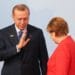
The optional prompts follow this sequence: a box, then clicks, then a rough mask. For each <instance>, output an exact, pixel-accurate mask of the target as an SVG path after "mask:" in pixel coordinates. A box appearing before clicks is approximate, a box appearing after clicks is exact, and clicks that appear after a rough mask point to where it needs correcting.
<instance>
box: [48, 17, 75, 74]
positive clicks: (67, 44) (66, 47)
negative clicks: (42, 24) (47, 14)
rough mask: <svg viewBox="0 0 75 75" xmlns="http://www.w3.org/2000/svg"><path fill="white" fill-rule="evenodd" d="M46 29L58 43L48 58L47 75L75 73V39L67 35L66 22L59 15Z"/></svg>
mask: <svg viewBox="0 0 75 75" xmlns="http://www.w3.org/2000/svg"><path fill="white" fill-rule="evenodd" d="M47 30H48V32H49V34H50V35H51V38H52V39H53V41H54V42H55V43H56V44H58V46H57V48H56V49H55V51H54V53H53V54H52V56H51V57H50V59H49V60H48V64H47V67H48V69H47V75H75V41H74V40H73V39H72V37H71V36H70V35H68V33H69V29H68V24H67V22H66V21H65V20H64V19H63V18H61V17H54V18H52V20H51V21H50V22H49V24H48V26H47Z"/></svg>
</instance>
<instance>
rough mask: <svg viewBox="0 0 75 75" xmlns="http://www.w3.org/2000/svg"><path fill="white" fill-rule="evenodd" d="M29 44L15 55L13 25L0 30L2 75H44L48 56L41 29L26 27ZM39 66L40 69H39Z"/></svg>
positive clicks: (16, 40) (15, 34) (16, 38)
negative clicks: (2, 62)
mask: <svg viewBox="0 0 75 75" xmlns="http://www.w3.org/2000/svg"><path fill="white" fill-rule="evenodd" d="M27 31H28V32H27V37H30V38H31V40H30V42H29V43H28V44H27V45H26V47H23V48H22V50H21V52H20V53H17V50H16V44H17V43H18V37H17V33H16V30H15V26H14V24H13V25H11V26H9V27H6V28H4V29H2V30H0V61H2V60H4V66H3V68H2V72H1V74H2V75H41V73H40V68H41V71H42V75H46V70H47V60H48V54H47V49H46V45H45V39H44V36H43V33H42V31H41V29H39V28H36V27H33V26H31V25H28V26H27ZM39 66H40V68H39Z"/></svg>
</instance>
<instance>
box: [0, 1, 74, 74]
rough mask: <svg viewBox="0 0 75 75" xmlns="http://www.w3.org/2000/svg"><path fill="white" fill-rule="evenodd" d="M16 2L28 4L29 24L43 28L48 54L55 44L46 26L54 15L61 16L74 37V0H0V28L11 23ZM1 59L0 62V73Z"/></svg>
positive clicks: (0, 67)
mask: <svg viewBox="0 0 75 75" xmlns="http://www.w3.org/2000/svg"><path fill="white" fill-rule="evenodd" d="M18 3H25V4H27V5H28V6H29V8H30V11H31V15H30V22H29V23H30V24H32V25H33V26H36V27H39V28H41V29H42V30H43V32H44V36H45V39H46V44H47V49H48V54H49V56H50V55H51V54H52V53H53V51H54V49H55V47H56V45H55V44H54V42H53V41H52V40H51V38H50V36H49V34H48V32H47V30H46V27H47V24H48V22H49V21H50V19H51V18H52V17H54V16H60V17H63V18H64V19H65V20H66V21H67V22H68V24H69V29H70V34H71V35H72V37H73V38H75V28H74V27H75V0H0V16H1V17H0V29H1V28H4V27H6V26H9V25H10V24H12V23H13V20H12V14H11V12H12V7H13V6H14V5H16V4H18ZM2 66H3V61H1V62H0V73H1V69H2Z"/></svg>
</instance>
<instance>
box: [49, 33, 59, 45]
mask: <svg viewBox="0 0 75 75" xmlns="http://www.w3.org/2000/svg"><path fill="white" fill-rule="evenodd" d="M50 36H51V38H52V40H53V41H54V42H55V43H56V44H58V40H57V38H58V37H56V35H55V32H52V33H50Z"/></svg>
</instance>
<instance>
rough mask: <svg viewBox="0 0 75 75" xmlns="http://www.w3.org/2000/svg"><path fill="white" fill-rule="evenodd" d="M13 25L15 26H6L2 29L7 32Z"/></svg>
mask: <svg viewBox="0 0 75 75" xmlns="http://www.w3.org/2000/svg"><path fill="white" fill-rule="evenodd" d="M13 27H14V24H12V25H10V26H7V27H4V28H2V29H0V31H1V32H7V31H10V30H11V29H12V28H13Z"/></svg>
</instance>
